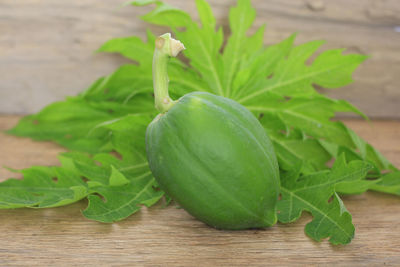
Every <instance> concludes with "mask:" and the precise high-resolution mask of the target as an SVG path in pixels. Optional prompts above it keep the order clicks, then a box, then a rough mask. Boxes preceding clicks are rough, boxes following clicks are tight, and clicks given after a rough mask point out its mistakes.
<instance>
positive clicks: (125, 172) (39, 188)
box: [0, 0, 400, 244]
mask: <svg viewBox="0 0 400 267" xmlns="http://www.w3.org/2000/svg"><path fill="white" fill-rule="evenodd" d="M129 4H131V5H134V6H142V5H148V4H155V5H154V9H153V10H152V11H151V12H150V13H148V14H146V15H144V16H143V17H142V19H143V20H144V21H146V22H148V23H151V24H156V25H161V26H166V27H168V28H169V29H168V30H170V31H172V32H173V35H174V36H176V38H177V39H179V40H180V41H182V42H183V43H184V44H185V46H186V47H187V49H186V50H185V51H184V52H183V57H182V58H180V59H177V58H172V59H171V62H170V64H169V67H168V68H169V69H168V74H169V77H170V94H171V96H172V98H173V99H177V98H179V97H180V96H182V95H184V94H186V93H189V92H192V91H206V92H211V93H213V94H217V95H222V96H225V97H229V98H231V99H234V100H236V101H237V102H239V103H241V104H243V105H244V106H246V107H247V108H248V109H249V110H250V111H252V112H253V113H254V114H255V115H256V116H257V117H258V118H259V119H260V122H261V124H262V125H263V126H264V127H265V131H266V132H267V133H268V135H269V136H270V138H271V139H272V141H273V144H274V148H275V151H276V154H277V156H278V160H279V166H280V171H281V199H280V201H279V204H278V209H279V215H278V216H279V222H281V223H289V222H293V221H296V220H297V219H298V218H299V217H300V216H301V214H302V212H303V211H307V212H309V213H311V214H312V216H313V219H312V221H311V222H310V223H308V224H307V225H306V228H305V231H306V234H307V235H309V236H310V237H311V238H313V239H315V240H318V241H320V240H321V239H324V238H329V241H330V242H331V243H333V244H346V243H349V242H350V241H351V239H352V238H353V237H354V226H353V224H352V219H351V215H350V213H349V212H348V211H347V210H346V208H345V206H344V204H343V202H342V201H341V199H340V197H339V195H340V194H358V193H362V192H364V191H366V190H376V191H381V192H386V193H391V194H397V195H400V171H399V170H398V169H397V168H396V167H395V166H393V165H392V164H391V163H390V162H389V161H388V160H387V159H386V158H385V157H384V156H382V155H381V154H380V153H379V152H378V151H377V150H375V149H374V148H373V147H372V146H371V145H369V144H368V143H366V142H365V141H364V140H363V139H361V138H360V137H358V136H357V135H356V134H355V133H354V132H353V131H352V130H351V129H349V128H347V127H346V126H345V125H344V124H343V123H342V122H340V121H337V120H334V118H335V114H336V113H337V112H352V113H355V114H358V115H360V116H363V117H365V115H363V114H362V113H361V112H360V111H359V110H358V109H357V108H355V107H354V106H352V105H351V104H349V103H348V102H346V101H343V100H335V99H332V98H328V97H327V96H324V95H322V94H320V93H319V92H318V91H316V90H315V85H317V86H319V87H323V88H329V89H334V88H338V87H341V86H345V85H348V84H349V83H351V82H352V77H351V76H352V72H353V71H354V70H355V69H356V68H357V66H358V65H359V64H360V63H361V62H363V61H364V60H365V59H366V56H364V55H358V54H343V51H344V50H343V49H333V50H326V51H323V52H321V53H318V54H317V50H318V49H319V48H320V46H321V45H322V44H323V43H324V42H323V41H312V42H308V43H304V44H301V45H294V40H295V35H291V36H289V37H288V38H287V39H285V40H283V41H281V42H280V43H277V44H274V45H269V46H265V45H264V44H263V40H264V36H263V35H264V30H265V25H263V26H261V27H260V28H259V29H257V31H255V33H254V34H252V35H250V36H248V34H247V32H248V30H249V28H250V27H251V26H252V23H253V21H254V19H255V16H256V12H255V9H254V8H253V7H252V6H251V4H250V1H249V0H239V1H238V3H237V6H235V7H232V8H231V9H230V12H229V26H230V34H229V36H228V37H226V36H224V33H223V30H222V27H218V26H217V25H216V22H215V18H214V16H213V14H212V11H211V8H210V6H209V5H208V3H207V2H205V1H204V0H196V5H197V9H198V13H199V17H200V22H197V21H194V20H192V19H191V17H190V16H189V14H187V13H186V12H184V11H182V10H179V9H177V8H174V7H172V6H169V5H167V4H164V3H163V2H161V1H157V0H141V1H140V0H138V1H133V2H131V3H129ZM154 40H155V36H154V34H152V33H151V32H150V31H148V32H147V41H142V40H141V39H140V38H138V37H127V38H116V39H112V40H110V41H108V42H106V43H105V44H104V45H103V46H101V48H100V49H99V51H101V52H110V53H119V54H121V55H122V56H124V57H126V58H128V59H130V60H132V64H126V65H123V66H121V67H119V68H118V69H117V70H116V71H115V72H114V73H112V74H110V75H108V76H106V77H102V78H100V79H98V80H97V81H95V82H94V83H93V84H92V85H91V86H90V87H89V88H88V89H87V90H85V91H84V92H82V93H81V94H79V95H78V96H73V97H68V98H67V99H66V100H65V101H62V102H56V103H53V104H51V105H49V106H47V107H45V108H44V109H43V110H42V111H40V112H39V113H37V114H34V115H30V116H26V117H24V118H23V119H21V120H20V122H19V123H18V125H17V126H16V127H15V128H13V129H11V130H9V133H10V134H13V135H17V136H25V137H30V138H33V139H35V140H51V141H54V142H56V143H58V144H60V145H62V146H64V147H66V148H68V149H69V150H70V151H72V152H68V153H63V154H61V155H60V156H59V160H60V162H61V165H60V166H54V167H40V166H35V167H31V168H28V169H24V170H21V171H19V172H21V173H22V175H23V177H24V178H23V179H22V180H19V179H9V180H7V181H5V182H3V183H1V184H0V208H3V209H9V208H20V207H32V208H48V207H57V206H62V205H67V204H70V203H74V202H76V201H79V200H81V199H84V198H88V200H89V204H88V207H87V209H85V210H84V211H83V214H84V216H86V217H87V218H89V219H93V220H97V221H101V222H114V221H118V220H122V219H124V218H126V217H128V216H129V215H131V214H133V213H135V212H137V211H138V210H139V209H140V206H141V205H143V204H144V205H146V206H151V205H153V204H155V203H156V202H157V201H158V200H160V198H162V197H163V195H164V193H163V192H162V191H161V190H159V188H158V187H157V183H156V181H155V180H154V178H153V176H152V174H151V172H150V170H149V167H148V164H147V161H146V154H145V142H144V136H145V130H146V127H147V125H148V124H149V123H150V122H151V120H152V119H153V118H154V117H155V116H156V114H157V112H156V110H155V108H154V98H153V95H152V93H153V86H152V71H151V64H152V56H153V51H154ZM221 51H222V52H221ZM315 55H316V56H315ZM314 56H315V59H314V60H312V62H311V64H309V63H307V62H308V61H310V60H309V59H310V57H314ZM333 160H334V161H335V162H334V164H333V166H331V167H330V166H329V165H332V164H329V163H331V162H332V161H333ZM232 164H234V163H232Z"/></svg>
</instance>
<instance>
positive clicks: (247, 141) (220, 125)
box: [146, 35, 279, 229]
mask: <svg viewBox="0 0 400 267" xmlns="http://www.w3.org/2000/svg"><path fill="white" fill-rule="evenodd" d="M159 38H163V39H164V41H162V40H159V39H158V42H160V43H162V46H160V44H159V48H157V43H156V50H157V49H158V50H160V51H161V52H162V51H166V52H165V53H161V54H158V55H156V54H157V53H160V51H158V52H157V51H156V52H155V60H154V62H153V74H154V73H156V74H160V73H159V72H160V69H161V67H160V66H158V65H157V62H159V61H158V58H159V57H160V56H161V55H164V54H166V55H168V56H171V53H172V52H171V51H170V50H171V47H172V46H173V44H168V43H167V44H166V42H165V41H168V42H169V41H171V40H173V39H172V38H170V35H163V36H161V37H159ZM173 41H175V40H173ZM164 46H167V48H165V47H164ZM182 47H183V46H182ZM182 47H181V49H182ZM161 61H162V60H161ZM154 64H155V65H156V66H154ZM154 68H155V69H154ZM165 68H166V66H162V69H163V71H164V69H165ZM164 74H165V73H164ZM165 75H166V74H165ZM161 76H162V75H161ZM157 77H160V75H158V76H157V75H155V77H154V79H155V83H154V85H155V97H156V106H158V109H159V110H160V111H161V113H160V114H159V115H158V116H157V117H156V118H155V119H154V120H153V121H152V122H151V123H150V125H149V126H148V128H147V131H146V151H147V158H148V163H149V166H150V169H151V171H152V173H153V175H154V177H155V179H156V180H157V182H158V183H159V185H160V187H161V188H162V189H163V190H164V191H165V192H166V193H167V194H168V195H169V196H171V197H172V198H173V199H174V200H175V201H176V202H177V203H178V204H179V205H181V206H182V207H183V208H184V209H185V210H186V211H187V212H189V213H190V214H192V215H193V216H194V217H196V218H198V219H199V220H201V221H203V222H205V223H206V224H208V225H210V226H213V227H216V228H219V229H247V228H260V227H267V226H271V225H273V224H275V223H276V220H277V216H276V203H277V200H278V194H279V169H278V164H277V160H276V156H275V153H274V151H273V147H272V144H271V141H270V140H269V138H268V136H267V135H266V133H265V130H264V129H263V127H262V126H261V124H260V123H259V121H258V120H257V118H256V117H255V116H254V115H253V114H252V113H251V112H250V111H248V110H247V109H246V108H245V107H243V106H242V105H240V104H239V103H237V102H235V101H233V100H230V99H228V98H225V97H222V96H216V95H213V94H210V93H205V92H194V93H189V94H187V95H184V96H183V97H181V98H180V99H179V100H178V101H172V100H171V99H170V98H169V96H168V92H165V91H164V92H163V93H160V92H159V91H158V92H157V90H159V88H160V87H163V86H164V90H165V89H166V88H165V86H167V85H166V84H163V85H160V82H159V79H158V78H157ZM164 82H165V81H164ZM166 82H168V81H166ZM160 95H161V99H159V100H157V97H159V96H160ZM157 103H158V105H157ZM163 104H164V105H166V107H165V108H164V109H163V108H162V107H161V106H162V105H163Z"/></svg>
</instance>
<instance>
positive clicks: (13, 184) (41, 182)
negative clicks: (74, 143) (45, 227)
mask: <svg viewBox="0 0 400 267" xmlns="http://www.w3.org/2000/svg"><path fill="white" fill-rule="evenodd" d="M20 172H21V173H22V175H23V176H24V179H22V180H18V179H9V180H7V181H5V182H2V183H0V208H2V209H11V208H21V207H30V208H50V207H58V206H63V205H67V204H71V203H74V202H76V201H78V200H81V199H82V198H84V197H86V196H87V194H88V190H87V186H86V184H85V183H84V182H83V181H82V179H81V177H80V176H79V175H77V174H76V173H74V172H72V171H70V170H68V169H65V168H62V167H40V166H37V167H31V168H29V169H25V170H22V171H20Z"/></svg>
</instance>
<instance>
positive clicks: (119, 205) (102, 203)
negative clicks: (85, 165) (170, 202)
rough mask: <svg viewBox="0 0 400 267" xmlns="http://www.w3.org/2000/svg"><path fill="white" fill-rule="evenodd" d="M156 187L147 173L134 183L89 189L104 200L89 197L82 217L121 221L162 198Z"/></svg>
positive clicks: (102, 220)
mask: <svg viewBox="0 0 400 267" xmlns="http://www.w3.org/2000/svg"><path fill="white" fill-rule="evenodd" d="M110 184H111V181H110ZM156 186H157V184H156V182H155V180H154V178H153V177H152V175H151V173H150V171H149V172H147V174H146V175H145V176H142V177H140V178H138V179H135V182H134V183H133V182H132V183H128V184H125V185H120V186H115V185H112V186H99V187H94V188H91V193H97V194H99V195H101V196H102V197H103V198H104V200H102V198H101V197H99V196H98V195H89V197H88V199H89V206H88V208H87V209H85V210H84V211H83V215H85V216H86V217H87V218H89V219H92V220H96V221H100V222H114V221H119V220H122V219H124V218H126V217H128V216H130V215H131V214H133V213H135V212H137V211H138V210H140V204H143V205H146V206H151V205H153V204H155V203H156V202H157V201H158V200H159V199H160V198H161V197H162V196H163V192H162V191H157V190H156Z"/></svg>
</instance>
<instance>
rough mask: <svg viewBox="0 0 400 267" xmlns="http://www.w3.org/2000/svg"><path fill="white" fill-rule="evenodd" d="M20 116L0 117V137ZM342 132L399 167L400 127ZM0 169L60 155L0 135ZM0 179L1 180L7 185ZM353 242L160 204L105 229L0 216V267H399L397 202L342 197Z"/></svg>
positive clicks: (75, 212)
mask: <svg viewBox="0 0 400 267" xmlns="http://www.w3.org/2000/svg"><path fill="white" fill-rule="evenodd" d="M17 120H18V116H0V130H4V129H7V128H9V127H11V126H12V125H14V124H15V123H16V122H17ZM346 124H347V125H349V126H350V127H351V128H353V129H354V130H355V131H356V132H357V133H359V134H360V135H362V136H363V137H364V138H365V139H367V140H368V141H369V142H371V143H372V144H373V145H375V146H376V147H377V148H378V149H380V150H381V151H382V152H383V153H384V154H385V155H386V156H387V157H388V158H389V159H390V160H391V161H392V162H393V163H394V164H395V165H396V166H400V140H399V139H398V136H399V135H400V122H399V121H375V122H373V123H371V124H368V123H366V122H362V121H357V120H348V121H346ZM0 148H1V152H2V153H0V164H1V165H7V166H11V167H14V168H23V167H28V166H30V165H32V164H44V165H53V164H56V163H57V161H56V159H55V155H56V153H57V152H58V151H63V149H61V148H59V147H58V146H56V145H53V144H51V143H38V142H33V141H30V140H28V139H22V138H17V137H13V136H7V135H5V134H3V133H0ZM10 175H11V173H9V172H7V171H6V170H2V171H1V172H0V180H4V179H5V178H7V177H9V176H10ZM344 202H345V204H346V206H347V208H348V209H349V211H350V212H351V213H352V214H353V221H354V224H355V225H356V237H355V239H354V240H353V242H352V243H351V244H350V245H347V246H332V245H330V244H329V243H328V242H327V241H326V240H325V241H323V242H322V243H317V242H314V241H312V240H311V239H309V238H308V237H307V236H305V234H304V225H305V224H306V223H307V222H308V221H310V220H311V217H310V216H309V215H307V214H303V216H302V218H301V219H300V220H299V221H298V222H296V223H292V224H287V225H283V224H277V225H275V226H273V227H271V228H268V229H265V230H246V231H218V230H215V229H212V228H210V227H207V226H205V225H204V224H203V223H201V222H199V221H197V220H195V219H194V218H192V217H191V216H190V215H188V214H187V213H186V212H185V211H184V210H182V209H177V208H176V206H169V207H167V208H164V207H163V206H162V203H161V204H159V205H156V206H154V207H152V208H149V209H146V208H143V209H142V211H141V212H139V213H137V214H134V215H133V216H130V217H129V218H128V219H126V220H123V221H121V222H118V223H113V224H102V223H97V222H94V221H89V220H87V219H85V218H84V217H83V216H82V214H81V213H80V210H82V209H84V208H85V206H86V205H87V203H86V201H81V202H79V203H76V204H74V205H70V206H66V207H60V208H53V209H43V210H39V209H37V210H33V209H18V210H0V222H1V223H0V244H1V247H0V266H13V265H19V266H47V265H51V266H65V265H66V266H83V265H84V266H87V265H96V266H137V265H138V266H243V265H248V266H267V265H270V266H282V265H292V266H300V265H303V266H304V265H307V266H316V265H323V266H338V265H340V266H353V265H354V266H367V265H368V266H382V265H386V266H396V265H397V266H398V264H399V262H400V225H399V223H398V221H399V220H400V198H399V197H396V196H391V195H385V194H380V193H374V192H369V193H366V194H362V195H357V196H347V197H344Z"/></svg>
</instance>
